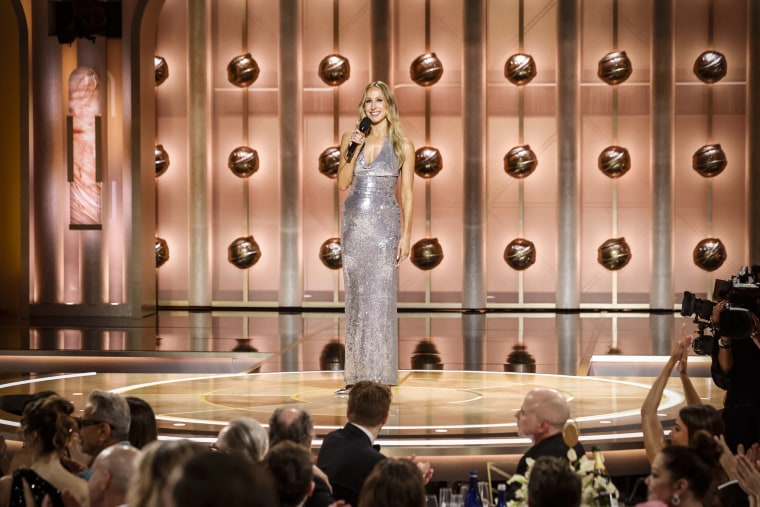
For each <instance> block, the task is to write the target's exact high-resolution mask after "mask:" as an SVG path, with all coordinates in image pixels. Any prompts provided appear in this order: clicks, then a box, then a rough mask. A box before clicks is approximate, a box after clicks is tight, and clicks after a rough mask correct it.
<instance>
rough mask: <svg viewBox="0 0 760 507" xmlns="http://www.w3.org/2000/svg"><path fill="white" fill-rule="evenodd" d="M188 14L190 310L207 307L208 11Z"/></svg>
mask: <svg viewBox="0 0 760 507" xmlns="http://www.w3.org/2000/svg"><path fill="white" fill-rule="evenodd" d="M187 14H188V41H187V42H188V44H187V47H188V55H187V56H188V62H187V64H188V65H187V67H188V84H187V97H188V152H189V153H188V163H189V165H188V179H189V185H188V187H189V188H188V191H189V193H190V205H189V210H188V216H189V224H188V226H189V229H190V230H189V231H188V232H189V241H188V248H189V252H188V260H189V265H188V276H189V294H188V303H189V304H190V306H210V305H211V246H210V242H211V184H212V179H211V175H210V170H211V164H210V153H211V148H210V143H211V139H212V134H211V133H212V132H213V128H212V122H211V96H210V92H211V85H210V82H209V81H210V75H209V69H210V68H211V65H209V48H210V40H209V39H210V37H209V36H210V18H211V13H210V7H209V3H208V1H207V0H189V1H188V4H187Z"/></svg>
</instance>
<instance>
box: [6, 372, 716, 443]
mask: <svg viewBox="0 0 760 507" xmlns="http://www.w3.org/2000/svg"><path fill="white" fill-rule="evenodd" d="M651 380H652V379H647V378H602V377H591V376H563V375H538V374H527V373H500V372H472V371H401V372H400V376H399V385H398V386H396V387H394V388H393V405H392V409H391V416H390V419H389V422H388V424H387V425H386V426H385V428H384V429H383V432H382V434H381V437H380V439H379V443H380V444H381V445H382V446H383V448H384V449H386V450H387V451H388V452H389V453H394V452H395V450H396V449H398V452H399V453H401V454H410V453H414V454H424V455H449V456H450V455H459V454H461V455H472V454H480V455H484V454H489V455H490V454H512V453H516V452H521V450H524V448H526V447H527V446H528V444H529V442H528V440H527V439H525V438H520V437H519V436H517V433H516V425H515V418H514V413H515V411H516V410H518V409H519V407H520V405H521V403H522V399H523V397H524V395H525V393H526V392H527V391H528V390H529V389H531V388H533V387H551V388H554V389H558V390H560V391H561V392H563V393H564V394H565V396H566V397H567V398H568V400H569V402H570V407H571V413H572V417H573V418H574V419H575V421H577V423H578V426H579V427H580V434H581V441H582V442H584V443H587V445H602V446H603V447H604V448H607V449H635V448H640V447H641V433H640V415H639V410H640V408H641V403H642V400H643V399H644V397H645V396H646V394H647V391H648V390H649V387H650V385H651ZM694 382H695V384H696V386H697V389H698V391H700V392H701V394H703V395H705V396H706V399H708V400H709V399H710V396H711V395H710V394H709V392H707V391H706V389H707V388H709V387H710V386H709V384H710V382H709V379H704V378H697V379H694ZM341 386H342V372H326V371H315V372H282V373H230V374H215V375H207V374H203V375H198V374H150V373H95V372H83V373H74V374H60V375H55V374H49V375H44V376H39V377H35V378H29V379H26V380H23V379H19V380H14V381H6V382H4V383H2V384H0V402H2V405H3V408H4V409H5V410H6V411H5V412H2V413H1V415H2V416H3V417H2V420H0V423H1V424H2V425H3V430H4V431H5V432H13V431H14V428H15V427H16V426H17V424H18V416H17V415H15V414H13V413H12V411H13V406H14V404H16V405H17V404H18V402H19V400H22V399H23V398H24V397H25V396H26V395H28V394H30V393H33V392H38V391H42V390H53V391H56V392H58V393H60V394H61V395H63V396H64V397H66V398H68V399H70V400H71V401H72V402H73V403H74V405H75V408H76V411H81V410H82V409H83V408H84V403H85V401H86V397H87V394H88V393H89V392H90V391H91V390H93V389H106V390H113V391H117V392H120V393H122V394H124V395H131V396H138V397H140V398H143V399H144V400H146V401H147V402H148V403H150V404H151V406H152V407H153V408H154V410H155V412H156V414H157V419H158V422H159V427H160V434H161V435H162V437H165V438H176V437H180V438H182V437H191V438H196V439H199V440H202V441H212V440H213V439H214V436H215V435H216V433H217V432H218V431H219V429H220V428H221V427H222V426H223V425H224V424H225V423H226V422H227V421H229V420H230V419H232V418H234V417H239V416H250V417H253V418H254V419H256V420H258V421H259V422H261V423H262V424H266V422H267V420H268V418H269V415H270V414H271V413H272V411H273V410H274V409H275V408H276V407H281V406H297V407H299V408H303V409H306V410H308V411H309V412H310V413H311V414H312V416H313V418H314V422H315V426H316V439H315V441H314V445H315V447H319V445H320V443H321V439H322V437H323V436H324V435H325V434H326V433H327V432H329V431H332V430H333V429H335V428H338V427H341V426H343V424H345V414H346V407H347V399H348V398H347V396H339V395H336V394H335V390H336V389H337V388H339V387H341ZM709 391H710V392H712V393H713V396H714V395H717V394H718V392H717V391H718V390H713V389H710V390H709ZM710 401H712V402H718V403H719V400H710ZM14 402H15V403H14ZM682 402H683V396H682V395H681V393H680V389H678V386H677V385H673V386H670V388H669V389H667V390H666V391H665V394H664V396H663V401H662V404H661V406H660V411H661V414H662V417H663V421H664V424H665V426H666V427H667V425H668V424H669V421H672V420H673V419H674V417H675V413H676V412H677V409H678V408H679V407H680V405H681V404H682Z"/></svg>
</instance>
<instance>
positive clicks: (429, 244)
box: [410, 238, 443, 271]
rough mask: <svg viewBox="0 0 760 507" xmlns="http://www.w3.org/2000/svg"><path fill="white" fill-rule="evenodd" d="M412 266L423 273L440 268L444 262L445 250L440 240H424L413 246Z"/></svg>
mask: <svg viewBox="0 0 760 507" xmlns="http://www.w3.org/2000/svg"><path fill="white" fill-rule="evenodd" d="M410 260H411V261H412V264H414V265H415V266H417V267H418V268H419V269H421V270H423V271H428V270H431V269H433V268H435V267H436V266H438V265H439V264H440V263H441V261H443V248H442V247H441V244H440V243H439V242H438V238H423V239H421V240H419V241H418V242H416V243H415V244H414V245H412V255H411V258H410Z"/></svg>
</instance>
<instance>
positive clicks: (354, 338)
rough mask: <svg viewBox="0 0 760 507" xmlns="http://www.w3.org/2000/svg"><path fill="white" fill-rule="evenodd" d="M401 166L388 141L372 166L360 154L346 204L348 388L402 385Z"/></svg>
mask: <svg viewBox="0 0 760 507" xmlns="http://www.w3.org/2000/svg"><path fill="white" fill-rule="evenodd" d="M398 174H399V166H398V160H397V159H396V155H395V153H394V152H393V146H392V145H391V143H390V141H389V140H388V138H386V139H385V142H384V143H383V147H382V148H381V150H380V153H379V154H378V155H377V157H376V158H375V160H373V161H372V163H371V164H367V161H366V160H365V159H364V151H363V150H362V151H360V152H359V154H358V155H357V159H356V165H355V166H354V177H353V180H352V181H351V187H350V188H349V192H348V195H347V196H346V199H345V201H343V214H342V222H341V248H342V252H343V282H344V286H345V291H346V371H345V378H346V384H355V383H356V382H358V381H360V380H373V381H375V382H379V383H381V384H389V385H396V384H398V328H397V321H396V299H397V296H396V293H397V289H398V268H397V267H396V252H397V249H398V243H399V238H400V235H401V211H400V209H399V206H398V202H397V201H396V195H395V193H394V189H395V187H396V181H397V180H398Z"/></svg>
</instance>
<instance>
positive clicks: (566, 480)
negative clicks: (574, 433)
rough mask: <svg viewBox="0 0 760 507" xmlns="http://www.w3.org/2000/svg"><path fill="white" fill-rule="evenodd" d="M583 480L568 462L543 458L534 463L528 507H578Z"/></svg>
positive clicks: (555, 458) (556, 458)
mask: <svg viewBox="0 0 760 507" xmlns="http://www.w3.org/2000/svg"><path fill="white" fill-rule="evenodd" d="M580 504H581V478H580V477H579V476H578V474H576V473H575V472H574V471H573V470H571V469H570V467H569V466H568V463H567V460H564V459H561V458H558V457H555V456H541V457H539V458H538V459H536V462H535V463H533V467H532V468H531V469H530V478H529V479H528V507H578V506H579V505H580Z"/></svg>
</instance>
